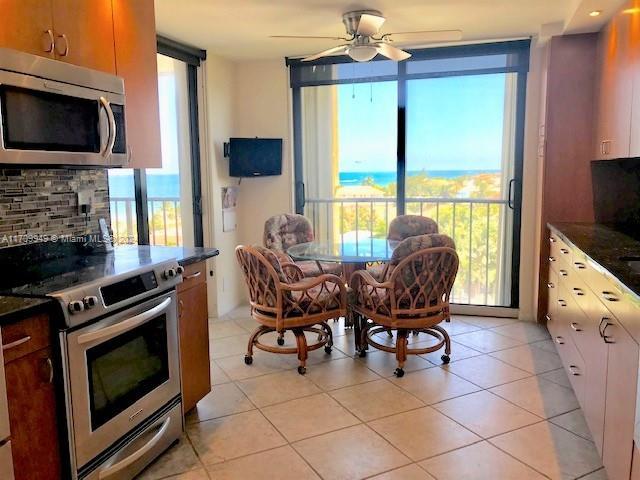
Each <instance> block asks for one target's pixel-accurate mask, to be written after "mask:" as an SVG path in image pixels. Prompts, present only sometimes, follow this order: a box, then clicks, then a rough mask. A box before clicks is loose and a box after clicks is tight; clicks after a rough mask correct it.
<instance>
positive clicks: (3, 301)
mask: <svg viewBox="0 0 640 480" xmlns="http://www.w3.org/2000/svg"><path fill="white" fill-rule="evenodd" d="M52 248H53V249H56V248H58V247H55V246H54V247H52ZM35 250H37V251H34V250H30V249H28V248H24V247H16V250H13V249H11V248H8V249H3V250H2V253H3V256H2V257H0V268H1V269H3V270H4V271H11V272H13V274H12V275H9V276H6V277H5V278H4V279H3V280H0V320H1V319H2V318H3V316H5V315H12V316H13V315H15V314H17V313H19V312H23V311H25V310H29V309H31V308H35V307H36V306H39V305H41V304H43V303H46V302H48V299H46V298H45V297H46V295H47V294H49V293H52V292H54V291H60V290H64V289H67V288H70V287H74V286H76V285H79V284H82V283H85V282H91V281H94V280H96V279H98V278H101V277H104V276H107V275H118V274H122V273H126V272H128V271H131V270H134V269H137V268H139V267H141V266H144V265H149V264H151V263H158V262H163V261H167V260H172V259H176V260H177V261H178V263H179V264H180V265H183V266H185V265H190V264H192V263H196V262H199V261H202V260H206V259H207V258H211V257H214V256H216V255H218V254H219V251H218V249H216V248H199V247H195V248H193V247H160V246H139V245H125V246H118V247H115V248H114V250H113V252H110V253H96V252H93V251H91V250H83V249H82V248H75V249H71V248H65V249H64V251H60V249H59V248H58V250H59V253H58V254H50V252H49V251H48V250H47V249H46V248H44V247H43V246H42V245H39V246H37V247H36V248H35ZM43 252H44V253H43ZM23 313H24V312H23Z"/></svg>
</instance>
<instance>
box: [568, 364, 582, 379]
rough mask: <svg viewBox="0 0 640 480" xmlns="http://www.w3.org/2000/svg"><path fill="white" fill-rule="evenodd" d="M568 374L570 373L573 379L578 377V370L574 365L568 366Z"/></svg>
mask: <svg viewBox="0 0 640 480" xmlns="http://www.w3.org/2000/svg"><path fill="white" fill-rule="evenodd" d="M569 373H571V375H573V376H574V377H579V376H580V369H579V368H578V367H576V366H575V365H569Z"/></svg>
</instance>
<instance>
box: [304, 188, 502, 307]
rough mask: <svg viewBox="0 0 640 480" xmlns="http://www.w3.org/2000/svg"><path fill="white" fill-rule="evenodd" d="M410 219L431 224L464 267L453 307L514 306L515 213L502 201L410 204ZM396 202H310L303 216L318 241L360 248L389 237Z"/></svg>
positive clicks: (411, 200) (432, 200) (435, 200)
mask: <svg viewBox="0 0 640 480" xmlns="http://www.w3.org/2000/svg"><path fill="white" fill-rule="evenodd" d="M405 210H406V213H407V214H414V215H424V216H427V217H431V218H433V219H434V220H435V221H436V222H437V223H438V226H439V229H440V232H441V233H445V234H447V235H449V236H450V237H452V238H453V239H454V241H455V242H456V248H457V252H458V257H459V258H460V267H459V270H458V276H457V279H456V283H455V286H454V289H453V292H452V301H453V302H454V303H460V304H473V305H504V306H507V305H509V304H510V284H511V283H510V282H511V278H510V277H511V251H512V248H511V246H512V241H511V231H512V230H511V224H512V210H511V209H510V208H509V207H508V202H507V201H506V200H501V199H484V198H420V197H419V198H415V197H412V198H407V199H406V209H405ZM396 214H397V213H396V200H395V198H387V197H378V198H332V199H326V198H324V199H307V200H306V203H305V215H306V216H307V218H309V219H310V220H311V222H312V224H313V227H314V231H315V232H316V238H317V239H319V240H322V239H326V240H327V241H333V242H335V241H339V242H340V243H341V244H342V245H344V244H345V243H355V244H356V245H361V244H364V245H366V243H367V242H368V240H369V239H372V238H384V237H386V234H387V230H388V228H389V223H390V222H391V220H392V219H393V218H395V217H396Z"/></svg>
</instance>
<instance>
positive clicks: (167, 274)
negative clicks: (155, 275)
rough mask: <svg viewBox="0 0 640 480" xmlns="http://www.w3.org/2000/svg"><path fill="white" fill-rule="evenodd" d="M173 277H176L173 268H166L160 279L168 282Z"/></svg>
mask: <svg viewBox="0 0 640 480" xmlns="http://www.w3.org/2000/svg"><path fill="white" fill-rule="evenodd" d="M175 276H176V269H175V268H167V269H166V270H165V271H164V272H163V274H162V278H164V279H165V280H169V279H170V278H173V277H175Z"/></svg>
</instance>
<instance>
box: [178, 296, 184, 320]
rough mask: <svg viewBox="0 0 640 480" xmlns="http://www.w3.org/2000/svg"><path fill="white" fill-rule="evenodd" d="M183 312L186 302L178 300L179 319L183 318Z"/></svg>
mask: <svg viewBox="0 0 640 480" xmlns="http://www.w3.org/2000/svg"><path fill="white" fill-rule="evenodd" d="M182 310H184V302H183V301H182V300H178V318H182Z"/></svg>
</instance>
